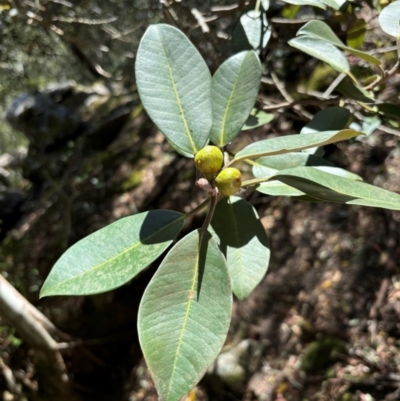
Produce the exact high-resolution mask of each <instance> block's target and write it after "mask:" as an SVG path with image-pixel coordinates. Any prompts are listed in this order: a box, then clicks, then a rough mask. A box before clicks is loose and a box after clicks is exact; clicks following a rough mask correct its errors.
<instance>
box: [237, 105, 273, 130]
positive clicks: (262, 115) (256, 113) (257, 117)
mask: <svg viewBox="0 0 400 401" xmlns="http://www.w3.org/2000/svg"><path fill="white" fill-rule="evenodd" d="M273 119H274V115H273V114H271V113H266V112H265V111H262V110H257V109H253V110H252V111H251V113H250V116H249V117H248V118H247V120H246V123H245V125H244V126H243V127H242V131H245V130H249V129H254V128H257V127H261V126H262V125H265V124H268V123H269V122H271V121H272V120H273Z"/></svg>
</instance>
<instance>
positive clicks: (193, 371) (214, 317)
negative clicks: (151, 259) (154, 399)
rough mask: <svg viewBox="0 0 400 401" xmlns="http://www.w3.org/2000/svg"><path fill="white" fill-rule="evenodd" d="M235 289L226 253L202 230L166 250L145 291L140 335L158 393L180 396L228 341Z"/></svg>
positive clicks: (169, 400) (166, 400)
mask: <svg viewBox="0 0 400 401" xmlns="http://www.w3.org/2000/svg"><path fill="white" fill-rule="evenodd" d="M231 307H232V292H231V286H230V280H229V275H228V269H227V266H226V262H225V259H224V257H223V255H222V253H221V251H220V250H219V249H218V246H217V244H216V243H215V241H214V239H213V238H212V237H211V235H210V234H209V233H207V234H206V235H205V236H204V237H203V238H202V241H201V242H200V236H199V232H198V231H193V232H192V233H190V234H188V235H187V236H186V237H184V238H183V239H182V240H181V241H179V242H178V243H177V244H176V245H175V246H174V247H173V248H172V249H171V251H170V252H169V253H168V255H167V256H166V257H165V259H164V260H163V262H162V263H161V265H160V267H159V268H158V270H157V272H156V274H155V275H154V277H153V278H152V280H151V282H150V284H149V285H148V287H147V288H146V291H145V293H144V295H143V298H142V301H141V304H140V308H139V317H138V331H139V340H140V344H141V347H142V350H143V354H144V357H145V359H146V362H147V364H148V366H149V369H150V371H151V374H152V377H153V379H154V382H155V386H156V388H157V391H158V394H159V396H160V399H161V400H163V401H178V400H179V399H180V398H181V397H182V396H184V395H185V394H186V393H187V392H188V391H189V390H190V389H191V388H192V387H193V386H195V385H196V384H197V382H198V381H199V380H200V379H201V378H202V376H203V375H204V373H205V372H206V370H207V369H208V367H209V366H210V365H211V364H212V362H213V361H214V359H215V358H216V357H217V355H218V353H219V352H220V350H221V347H222V345H223V344H224V341H225V338H226V335H227V332H228V328H229V322H230V315H231Z"/></svg>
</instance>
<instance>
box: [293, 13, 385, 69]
mask: <svg viewBox="0 0 400 401" xmlns="http://www.w3.org/2000/svg"><path fill="white" fill-rule="evenodd" d="M296 35H297V36H299V35H303V36H306V37H307V36H308V37H312V38H315V39H320V40H323V41H324V42H327V43H330V44H332V45H334V46H336V47H339V48H340V49H342V50H346V51H347V52H349V53H351V54H353V55H355V56H357V57H360V58H361V59H363V60H365V61H367V62H369V63H371V64H373V65H381V62H380V60H379V59H377V58H376V57H374V56H371V55H370V54H368V53H364V52H362V51H360V50H356V49H353V48H351V47H348V46H346V45H345V44H344V43H343V42H342V41H341V40H340V39H339V38H338V37H337V36H336V34H335V33H334V32H333V31H332V29H331V28H330V27H329V26H328V25H327V24H325V22H323V21H319V20H312V21H309V22H307V24H305V25H304V26H303V27H301V28H300V29H299V31H298V32H297V34H296ZM328 64H329V63H328ZM343 72H346V71H343Z"/></svg>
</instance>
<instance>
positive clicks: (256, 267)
mask: <svg viewBox="0 0 400 401" xmlns="http://www.w3.org/2000/svg"><path fill="white" fill-rule="evenodd" d="M265 3H266V2H264V3H263V6H264V7H266V5H265ZM290 3H292V4H308V5H313V6H317V7H320V8H323V9H325V8H326V7H327V6H328V7H333V8H336V9H338V8H339V7H340V6H341V5H342V3H340V4H339V2H333V1H329V2H328V1H325V2H319V1H317V0H315V1H307V2H297V1H296V2H293V1H291V2H290ZM256 8H257V9H256V10H255V11H254V13H252V14H251V15H250V16H249V15H247V16H246V18H247V19H245V18H241V20H240V23H241V24H242V28H241V30H242V32H241V34H242V35H248V34H249V32H250V30H249V29H248V28H247V24H248V23H249V20H248V18H251V19H252V22H251V23H252V24H255V23H254V21H258V22H257V24H255V27H256V29H257V30H260V29H264V28H262V26H263V25H265V24H267V23H266V22H264V20H265V18H266V14H265V11H266V10H265V9H260V4H259V2H258V3H257V6H256ZM381 20H382V19H381ZM397 21H398V20H397ZM263 32H264V31H263ZM234 39H235V36H234ZM242 39H243V37H242ZM256 42H257V43H256ZM241 43H242V44H243V41H242V42H241ZM248 44H249V45H251V47H252V48H253V49H254V50H242V49H243V46H241V45H240V46H237V48H238V49H240V50H241V52H239V53H237V54H235V55H233V56H232V57H230V58H228V59H227V60H226V61H225V62H224V63H223V64H222V65H221V66H220V68H219V69H218V70H217V71H216V73H215V74H214V76H213V77H211V74H210V72H209V69H208V67H207V64H206V63H205V61H204V60H203V59H202V57H201V55H200V53H199V52H198V50H197V49H196V48H195V47H194V46H193V45H192V44H191V42H190V41H189V40H188V38H187V37H186V36H185V35H184V34H183V33H182V32H181V31H180V30H178V29H176V28H174V27H171V26H169V25H165V24H157V25H151V26H150V27H149V28H148V29H147V31H146V33H145V34H144V36H143V38H142V40H141V42H140V45H139V48H138V53H137V57H136V80H137V86H138V91H139V95H140V98H141V101H142V103H143V105H144V107H145V109H146V111H147V112H148V114H149V116H150V117H151V118H152V120H153V121H154V123H155V124H156V125H157V126H158V128H159V129H160V131H161V132H163V133H164V134H165V136H166V137H167V138H168V140H169V141H170V143H171V144H172V145H173V147H174V148H175V149H176V150H177V151H179V152H180V153H182V154H183V155H186V156H187V157H192V156H193V155H196V154H197V153H198V152H199V151H201V149H202V148H203V147H204V146H205V145H206V144H207V143H208V141H209V140H210V141H211V142H212V143H213V144H215V145H216V146H219V147H220V148H221V149H222V150H225V145H227V144H228V143H229V142H231V141H232V140H233V139H234V138H235V137H236V136H237V135H238V134H239V132H240V131H241V130H242V129H250V128H251V127H252V126H253V127H254V126H257V125H258V123H257V122H255V123H254V119H255V118H259V119H260V120H261V123H262V124H265V123H266V122H268V121H269V117H268V116H267V117H266V116H265V115H264V116H263V114H262V113H263V112H262V111H261V110H260V111H257V110H256V111H252V110H253V107H254V103H255V101H256V97H257V93H258V88H259V84H260V79H261V64H260V62H259V58H258V56H257V54H259V53H260V49H261V50H262V48H263V47H264V46H265V45H266V41H265V38H264V37H263V35H262V34H261V35H258V36H257V35H255V36H254V35H253V36H251V37H248ZM289 44H290V45H291V46H293V47H295V48H297V49H299V50H301V51H303V52H305V53H307V54H309V55H311V56H313V57H316V58H318V59H319V60H321V61H324V62H326V63H328V64H329V65H330V66H331V67H332V68H333V69H334V70H336V71H338V72H340V73H342V74H343V75H344V76H345V75H346V76H348V77H349V81H347V84H346V85H349V86H350V87H353V88H355V89H357V90H359V91H360V92H362V93H365V95H366V96H370V99H371V101H370V102H368V103H369V104H368V105H367V104H365V103H359V104H360V106H361V107H363V108H365V110H366V111H368V112H374V113H378V112H380V113H382V114H385V111H384V108H382V104H380V103H379V102H378V101H377V100H375V99H374V94H373V93H372V92H371V89H373V88H374V87H375V86H376V85H378V84H379V83H381V82H382V81H383V80H385V79H387V78H386V77H387V75H385V73H384V72H383V69H382V68H381V62H380V60H379V59H377V58H375V57H373V56H371V55H370V54H367V53H365V52H362V51H359V50H357V49H354V48H351V47H348V46H346V45H344V44H343V43H342V42H341V41H340V40H339V39H338V38H337V36H336V35H335V34H334V33H333V31H332V30H331V29H330V28H329V27H328V26H327V25H326V24H325V23H324V22H322V21H318V20H312V21H310V22H308V23H307V24H306V25H304V26H303V27H302V28H301V29H300V30H299V31H298V34H297V37H296V38H293V39H291V40H290V41H289ZM343 51H346V52H348V53H350V54H352V55H355V56H357V57H359V58H361V59H362V60H364V61H365V62H368V63H370V64H371V65H373V66H375V67H377V68H378V71H379V72H380V74H381V76H380V77H377V78H376V80H375V81H373V84H369V85H367V86H364V87H363V86H362V85H361V84H360V83H359V81H358V79H357V78H356V77H355V75H354V74H353V72H352V71H351V68H350V64H349V63H348V60H347V58H346V56H345V54H344V53H343ZM321 113H322V114H317V115H316V116H315V117H314V119H313V120H312V121H311V122H310V123H309V124H307V126H306V127H304V128H303V130H302V131H301V133H299V134H294V135H288V136H281V137H276V138H269V139H264V140H261V141H256V142H254V143H252V144H250V145H247V146H245V147H244V148H243V149H241V150H239V151H238V152H236V154H235V155H233V157H230V155H229V154H228V153H226V152H225V164H224V166H223V167H222V172H220V173H219V174H224V171H229V170H228V169H231V166H232V165H236V166H237V167H238V168H240V167H241V166H242V167H243V164H244V163H245V164H250V165H252V166H253V174H254V178H252V179H249V180H245V181H243V182H242V185H241V188H242V190H241V194H244V193H245V191H251V190H256V191H259V192H261V193H268V194H272V195H281V196H290V197H291V196H293V197H297V198H299V199H304V200H307V201H315V202H320V201H331V202H338V203H347V204H358V205H364V206H373V207H380V208H386V209H392V210H400V195H399V194H396V193H393V192H390V191H386V190H384V189H381V188H379V187H375V186H372V185H370V184H367V183H364V182H362V181H361V178H360V177H359V176H357V175H355V174H352V173H351V172H347V171H345V170H343V169H339V168H337V167H335V166H332V165H330V163H328V162H327V161H326V160H324V159H323V158H322V157H320V156H319V155H318V156H317V155H316V154H314V153H315V152H318V147H321V146H324V145H326V144H331V143H335V142H338V141H342V140H347V139H351V138H360V137H361V136H363V135H365V134H364V133H363V132H360V131H357V130H354V129H350V128H347V127H348V122H349V121H348V120H349V110H348V109H346V108H343V107H342V108H341V107H331V108H326V109H325V110H323V111H322V112H321ZM257 116H259V117H257ZM246 121H247V122H246ZM252 121H253V123H252ZM217 182H218V181H216V180H214V177H211V178H210V176H208V177H207V176H206V177H205V178H200V179H199V180H198V181H197V185H198V186H200V187H201V188H203V189H204V190H205V191H206V193H207V194H208V196H207V199H206V200H205V201H204V202H203V203H202V204H200V205H199V206H198V207H196V208H195V209H193V210H192V211H191V212H189V213H187V214H186V215H182V214H180V213H177V212H173V211H168V210H158V211H153V212H146V213H140V214H137V215H135V216H132V217H129V218H125V219H122V220H120V221H117V222H116V223H113V224H111V225H110V226H108V227H105V228H103V229H101V230H99V231H97V232H95V233H93V234H92V235H90V236H89V237H87V238H85V239H83V240H82V241H80V242H79V243H77V244H75V245H74V246H73V247H71V248H70V249H69V250H68V251H67V252H66V253H65V254H64V255H63V256H62V257H61V258H60V260H59V261H58V262H57V263H56V265H55V266H54V268H53V270H52V271H51V273H50V275H49V277H48V278H47V280H46V282H45V284H44V285H43V288H42V291H41V295H42V296H47V295H60V294H69V295H86V294H92V293H98V292H103V291H108V290H111V289H113V288H115V287H117V286H120V285H122V284H124V283H126V282H127V281H129V280H131V279H132V278H134V277H135V276H136V275H137V274H138V273H139V272H140V271H141V270H143V269H144V268H146V267H147V266H148V265H149V264H150V263H151V262H152V261H154V260H155V259H156V258H157V257H158V256H160V255H161V253H162V252H163V251H164V250H165V249H166V248H167V247H168V245H169V244H170V243H171V242H172V241H173V240H174V239H175V238H177V236H178V234H179V232H180V230H181V228H182V226H183V223H184V220H185V218H187V217H189V216H192V215H193V214H195V213H197V212H199V211H200V210H201V209H202V208H203V207H205V206H206V205H209V209H208V214H207V216H206V218H205V221H204V225H203V227H202V228H201V229H200V230H196V231H193V232H191V233H189V234H188V235H186V236H185V237H183V238H182V239H180V240H179V241H178V242H177V243H176V244H175V246H174V247H173V248H172V249H171V250H170V251H169V252H168V254H167V256H166V257H165V258H164V260H163V261H162V262H161V265H160V267H159V268H158V270H157V272H156V274H155V275H154V277H153V279H152V280H151V282H150V284H149V286H148V287H147V289H146V291H145V294H144V296H143V298H142V301H141V305H140V311H139V319H138V331H139V338H140V343H141V347H142V349H143V352H144V356H145V358H146V361H147V364H148V366H149V369H150V371H151V373H152V376H153V378H154V382H155V384H156V387H157V390H158V392H159V395H160V397H161V399H163V400H166V401H175V400H176V401H177V400H179V399H180V398H181V397H182V396H183V395H185V393H187V392H188V391H189V390H190V389H191V388H192V387H193V386H194V385H195V384H196V383H197V382H198V381H199V380H200V379H201V377H202V376H203V375H204V373H205V372H206V370H207V368H208V367H209V366H210V364H211V363H212V362H213V360H214V359H215V358H216V357H217V355H218V353H219V352H220V350H221V347H222V346H223V344H224V341H225V337H226V335H227V331H228V328H229V321H230V313H231V307H232V291H233V293H234V294H235V295H236V296H237V297H238V298H239V299H245V298H246V297H247V296H248V295H249V294H250V293H251V291H252V290H253V289H254V288H255V286H257V284H258V283H259V282H260V281H261V280H262V278H263V276H264V275H265V273H266V271H267V268H268V263H269V256H270V255H269V245H268V239H267V236H266V233H265V230H264V229H263V227H262V224H261V222H260V220H259V217H258V215H257V212H256V210H255V209H254V208H253V207H252V206H251V204H249V203H248V202H246V201H245V200H244V199H242V198H241V197H237V196H235V197H229V196H228V197H225V196H224V195H223V193H224V191H222V193H220V191H218V189H217ZM270 183H274V185H275V187H273V186H269V184H270ZM276 185H278V186H279V189H277V187H276ZM210 224H211V226H210Z"/></svg>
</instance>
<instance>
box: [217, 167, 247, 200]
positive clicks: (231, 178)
mask: <svg viewBox="0 0 400 401" xmlns="http://www.w3.org/2000/svg"><path fill="white" fill-rule="evenodd" d="M215 183H216V184H217V188H218V189H219V192H221V194H222V195H225V196H230V195H234V194H235V193H236V192H237V191H239V189H240V186H241V185H242V175H241V174H240V171H239V170H238V169H237V168H233V167H228V168H225V169H223V170H222V171H221V172H220V173H219V174H218V176H217V178H216V179H215Z"/></svg>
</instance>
